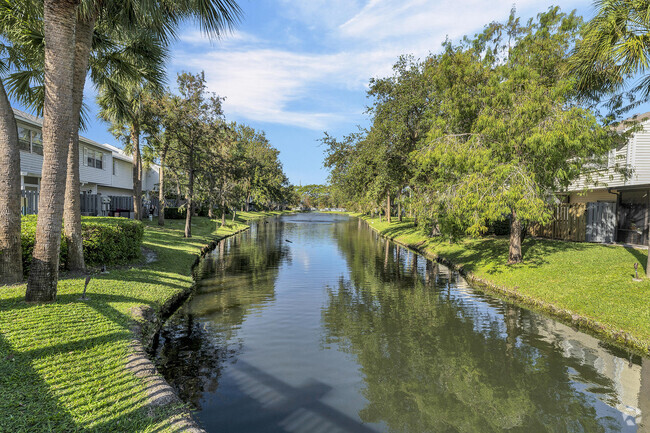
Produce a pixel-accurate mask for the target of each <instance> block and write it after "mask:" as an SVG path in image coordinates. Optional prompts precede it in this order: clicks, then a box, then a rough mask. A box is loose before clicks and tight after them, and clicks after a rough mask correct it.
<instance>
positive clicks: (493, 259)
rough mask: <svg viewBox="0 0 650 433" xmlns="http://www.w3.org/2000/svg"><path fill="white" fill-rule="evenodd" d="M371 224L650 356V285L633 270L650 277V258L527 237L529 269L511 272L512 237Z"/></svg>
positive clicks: (502, 291) (500, 290)
mask: <svg viewBox="0 0 650 433" xmlns="http://www.w3.org/2000/svg"><path fill="white" fill-rule="evenodd" d="M366 219H367V221H368V223H369V224H370V225H371V227H374V228H375V229H376V230H378V231H379V232H380V233H381V234H382V235H384V236H387V237H389V238H392V239H394V240H396V241H398V242H399V243H401V244H404V245H407V246H410V247H412V248H415V249H418V250H421V251H423V252H426V253H428V254H430V255H432V256H438V257H441V258H444V259H446V260H448V261H449V262H451V263H453V264H455V265H458V266H461V267H462V269H463V271H465V272H467V273H468V274H469V275H470V278H471V277H474V278H476V280H477V281H479V282H482V283H484V284H486V285H487V286H488V289H491V290H493V291H496V292H498V293H500V294H502V295H506V296H508V297H512V298H516V299H518V300H519V301H521V302H523V303H525V304H528V305H531V306H534V307H536V308H537V309H541V310H544V311H547V312H550V313H552V314H555V315H558V316H561V317H563V318H565V319H567V320H571V321H572V322H573V323H575V324H577V325H579V326H581V327H583V328H586V329H590V330H591V331H593V332H595V333H597V334H599V335H601V336H603V337H606V338H607V339H610V340H612V341H616V342H618V343H621V344H624V345H626V346H627V347H630V348H633V349H636V350H639V351H642V352H645V353H650V279H645V278H644V279H643V281H642V282H634V281H632V278H633V276H634V263H639V264H640V266H639V274H640V275H642V276H643V275H645V264H646V261H647V252H646V251H642V250H637V249H633V248H624V247H621V246H609V245H601V244H588V243H575V242H563V241H552V240H546V239H530V238H528V239H526V240H525V241H524V244H523V247H522V248H523V252H524V263H523V264H521V265H516V266H508V265H507V264H506V261H507V253H508V239H506V238H499V237H488V238H483V239H467V240H464V241H461V242H458V243H452V244H450V243H449V242H447V241H445V240H443V239H440V238H429V237H427V236H425V235H423V234H422V233H421V232H420V231H419V230H418V229H416V228H415V227H414V226H413V224H412V222H410V221H404V222H402V223H399V222H393V223H391V224H390V225H389V224H388V223H386V222H385V221H384V222H380V221H379V219H371V218H366Z"/></svg>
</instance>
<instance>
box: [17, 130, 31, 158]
mask: <svg viewBox="0 0 650 433" xmlns="http://www.w3.org/2000/svg"><path fill="white" fill-rule="evenodd" d="M31 132H32V131H30V130H29V129H27V128H23V127H22V126H19V127H18V147H19V148H20V150H24V151H25V152H31V147H30V146H31V143H32V140H31Z"/></svg>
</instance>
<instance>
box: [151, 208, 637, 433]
mask: <svg viewBox="0 0 650 433" xmlns="http://www.w3.org/2000/svg"><path fill="white" fill-rule="evenodd" d="M310 218H311V219H312V221H311V222H310ZM287 239H288V240H290V241H291V242H290V243H289V242H287ZM220 248H221V250H220V251H217V252H215V254H214V257H213V260H206V261H205V262H204V263H203V265H202V266H203V268H202V275H203V280H202V282H201V286H200V288H199V291H198V293H197V295H196V296H195V297H194V298H193V299H192V301H191V302H190V303H189V304H188V305H187V306H186V307H185V308H184V309H183V311H182V312H181V313H180V314H178V315H177V317H176V318H175V320H174V322H173V324H172V325H171V326H170V327H168V329H167V330H166V332H165V338H166V340H167V341H166V344H164V345H163V346H162V349H161V353H160V357H159V361H160V362H159V365H160V366H161V370H162V371H163V374H164V375H165V376H166V377H167V378H168V379H170V380H171V381H172V382H173V383H174V384H175V386H176V387H177V389H179V392H180V393H181V396H182V397H183V398H184V399H185V400H186V401H189V402H191V403H192V404H193V405H194V406H195V407H196V408H197V415H198V418H199V419H200V420H201V421H202V422H203V423H204V425H205V426H206V428H207V429H208V430H209V431H212V430H211V429H213V430H214V431H272V432H276V431H277V432H285V431H293V432H295V431H305V432H308V431H315V430H319V429H320V430H322V431H352V432H356V431H391V432H438V431H441V432H446V431H463V432H474V431H476V432H478V431H480V432H486V431H504V430H509V431H516V432H529V431H549V432H550V431H553V432H555V431H568V432H579V431H580V432H581V431H586V432H609V431H621V432H628V431H629V432H650V426H648V422H647V418H649V416H648V414H650V361H648V359H641V358H639V357H634V356H630V355H629V354H626V353H625V352H622V351H620V350H618V349H614V348H611V347H609V346H607V345H604V344H602V343H600V342H599V341H598V340H597V339H595V338H593V337H591V336H589V335H586V334H582V333H578V332H576V331H574V330H573V329H571V328H570V327H568V326H565V325H563V324H561V323H558V322H556V321H554V320H551V319H548V318H546V317H543V316H540V315H538V314H535V313H532V312H530V311H528V310H525V309H520V308H517V307H515V306H512V305H510V304H507V303H504V302H501V301H499V300H497V299H494V298H491V297H489V296H485V295H482V294H480V293H477V292H475V291H473V290H472V289H471V288H470V287H468V285H467V284H466V283H465V281H464V280H463V279H462V278H460V277H459V276H458V275H457V274H456V273H453V272H450V271H449V270H448V269H447V268H445V267H444V266H441V265H438V264H436V263H433V262H431V261H428V260H426V259H425V258H423V257H421V256H418V255H416V254H414V253H413V252H410V251H408V250H406V249H403V248H400V247H398V246H396V245H394V244H392V243H390V242H387V241H385V240H384V239H381V238H378V237H377V235H376V234H375V233H374V232H372V231H370V230H369V229H368V228H366V227H365V226H364V225H363V224H361V223H360V222H359V221H358V220H349V221H346V220H341V219H340V218H339V217H336V218H333V217H327V216H322V215H319V216H317V217H314V216H312V217H310V216H308V215H307V216H304V215H302V216H299V217H290V218H280V219H278V220H276V221H271V222H269V223H268V224H260V225H258V226H256V227H254V229H253V230H252V231H251V232H250V233H248V234H246V235H244V236H241V237H235V238H231V240H230V241H228V242H224V243H222V244H221V245H220ZM644 414H645V415H646V416H645V418H646V423H645V424H644V423H643V422H642V421H643V418H644V417H643V415H644Z"/></svg>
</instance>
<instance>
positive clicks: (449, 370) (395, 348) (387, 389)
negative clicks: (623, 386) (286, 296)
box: [322, 226, 621, 433]
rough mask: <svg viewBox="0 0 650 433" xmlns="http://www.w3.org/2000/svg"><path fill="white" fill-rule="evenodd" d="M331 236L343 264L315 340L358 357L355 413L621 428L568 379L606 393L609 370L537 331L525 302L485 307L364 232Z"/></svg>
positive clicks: (395, 422)
mask: <svg viewBox="0 0 650 433" xmlns="http://www.w3.org/2000/svg"><path fill="white" fill-rule="evenodd" d="M348 228H349V227H346V226H341V227H340V230H342V231H346V230H347V229H348ZM337 239H339V248H340V250H341V252H342V253H343V254H344V255H345V256H346V257H347V259H348V262H349V263H350V272H351V274H350V278H349V279H344V278H341V280H340V281H339V284H338V287H335V288H332V289H331V290H330V291H329V302H328V305H327V308H326V309H325V310H324V311H323V316H322V317H323V322H324V325H325V328H326V330H327V331H326V332H327V334H326V337H325V342H326V343H327V344H332V343H337V344H338V345H339V347H340V348H341V350H343V351H345V352H348V353H350V354H352V355H354V356H355V358H356V360H357V362H358V363H359V364H360V366H361V371H362V373H363V381H364V387H363V390H362V393H363V395H364V396H365V397H366V399H367V400H368V404H367V406H366V407H365V409H363V410H362V411H361V413H360V414H359V415H360V417H361V419H362V420H363V421H364V422H368V423H379V422H384V423H386V424H387V425H388V426H389V428H390V430H391V431H394V432H412V433H413V432H434V431H435V432H446V431H462V432H478V431H481V432H487V431H505V430H507V431H521V432H530V431H571V432H573V431H576V432H578V431H580V432H583V431H588V432H605V431H619V430H620V428H619V423H620V421H621V419H620V418H617V419H615V418H613V417H611V416H602V415H601V414H599V413H598V412H597V411H596V409H595V407H594V401H593V397H591V396H590V395H588V394H586V393H583V392H580V391H578V390H577V389H578V388H579V386H576V383H575V382H576V379H577V380H584V382H585V383H589V384H591V386H592V387H597V388H598V393H599V394H601V395H603V398H604V399H607V398H608V397H610V398H615V396H616V392H615V390H614V389H613V386H612V383H611V381H610V380H609V379H607V378H606V377H603V376H601V375H600V374H599V373H598V372H597V371H596V370H595V369H593V368H592V367H590V366H587V365H583V364H582V363H580V362H579V361H577V360H575V359H572V358H565V357H564V356H562V353H561V352H560V351H559V350H558V348H557V347H555V346H554V345H553V344H551V343H549V342H547V341H545V340H543V339H540V338H539V336H538V335H537V333H536V329H535V327H536V324H535V317H532V315H531V313H529V312H528V311H526V310H521V309H519V308H516V307H514V306H512V305H509V304H505V303H496V304H497V308H496V309H495V308H494V307H493V306H490V308H492V309H493V310H495V311H498V312H500V314H490V313H489V311H488V309H489V308H486V306H485V305H481V304H480V303H476V302H468V301H467V299H466V298H464V297H463V296H452V295H451V294H450V291H449V290H448V288H449V286H450V285H452V284H453V283H455V281H454V280H455V278H454V275H453V274H449V273H448V272H445V273H444V275H441V273H440V270H441V269H440V267H439V265H437V264H434V263H432V262H430V261H426V265H425V266H418V262H417V261H416V259H415V258H411V259H410V260H407V261H405V260H404V257H405V256H412V253H410V252H406V251H405V250H404V251H400V250H401V248H400V247H397V246H394V245H391V244H388V243H385V242H380V243H377V242H376V241H375V240H374V239H373V237H372V236H371V235H369V234H368V233H364V232H363V231H350V232H349V233H340V234H339V235H338V236H337ZM416 257H417V256H416ZM422 261H424V259H420V262H422ZM409 268H410V269H409ZM443 269H444V268H443ZM436 281H437V283H436ZM492 304H495V302H494V301H492ZM499 304H500V305H499Z"/></svg>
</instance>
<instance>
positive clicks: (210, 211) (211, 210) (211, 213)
mask: <svg viewBox="0 0 650 433" xmlns="http://www.w3.org/2000/svg"><path fill="white" fill-rule="evenodd" d="M208 218H210V219H212V218H214V203H213V202H212V199H210V201H209V202H208Z"/></svg>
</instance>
